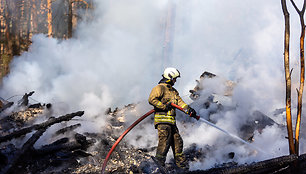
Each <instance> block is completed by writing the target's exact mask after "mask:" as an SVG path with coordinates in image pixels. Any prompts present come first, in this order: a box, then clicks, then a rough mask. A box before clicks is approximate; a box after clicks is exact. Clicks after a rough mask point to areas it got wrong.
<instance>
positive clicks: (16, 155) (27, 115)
mask: <svg viewBox="0 0 306 174" xmlns="http://www.w3.org/2000/svg"><path fill="white" fill-rule="evenodd" d="M33 93H34V91H33V92H30V93H29V94H27V93H26V94H25V95H24V96H23V98H22V99H21V100H20V101H19V102H18V104H17V105H15V106H14V107H15V108H14V109H13V111H12V112H4V111H5V110H6V109H8V108H10V107H12V106H13V105H14V103H12V102H7V104H4V105H3V107H2V108H1V109H2V113H1V114H2V115H1V117H2V119H1V120H0V123H1V124H0V125H1V127H0V135H1V136H0V144H1V148H0V158H1V159H0V161H1V164H0V171H1V173H16V172H17V171H18V172H17V173H29V172H30V173H35V172H41V171H43V170H44V168H43V166H44V167H48V164H50V162H49V161H54V160H55V159H57V160H63V159H64V158H61V156H58V154H59V153H61V154H62V155H64V154H65V155H64V156H70V155H71V154H72V153H76V152H77V151H82V150H86V149H87V148H88V147H90V146H91V145H92V144H94V143H95V141H94V140H91V139H87V138H86V137H85V136H84V135H81V134H78V133H75V136H74V138H73V139H72V138H68V137H67V138H61V139H59V140H57V141H55V142H54V143H51V144H49V145H45V146H42V147H41V148H35V147H34V144H35V143H36V142H37V140H38V139H39V138H40V137H41V136H42V135H43V134H44V133H45V132H46V130H47V129H48V128H49V127H51V126H52V125H54V124H57V123H62V122H66V121H69V120H71V119H73V118H74V117H76V116H82V115H83V114H84V111H78V112H75V113H70V114H66V115H63V116H59V117H48V118H46V119H47V120H46V121H44V122H42V123H38V124H33V122H31V120H34V119H35V118H37V117H39V116H42V115H43V111H44V110H46V109H47V110H48V109H51V107H50V106H51V105H50V104H47V105H41V104H40V103H38V104H34V105H29V100H28V97H29V96H31V95H32V94H33ZM34 109H37V110H36V111H34ZM38 110H39V111H38ZM15 111H16V112H15ZM7 114H8V115H7ZM67 130H69V129H68V128H67ZM59 131H60V132H63V130H59ZM58 133H59V132H58ZM31 134H32V135H31ZM28 135H30V138H28ZM23 141H25V143H22V142H23ZM20 143H22V144H23V145H22V146H21V147H20V148H18V147H17V146H18V144H20ZM84 154H86V153H85V152H84V153H82V155H84ZM46 156H48V157H47V158H46ZM74 156H75V157H77V156H80V154H76V155H74ZM63 161H64V160H63Z"/></svg>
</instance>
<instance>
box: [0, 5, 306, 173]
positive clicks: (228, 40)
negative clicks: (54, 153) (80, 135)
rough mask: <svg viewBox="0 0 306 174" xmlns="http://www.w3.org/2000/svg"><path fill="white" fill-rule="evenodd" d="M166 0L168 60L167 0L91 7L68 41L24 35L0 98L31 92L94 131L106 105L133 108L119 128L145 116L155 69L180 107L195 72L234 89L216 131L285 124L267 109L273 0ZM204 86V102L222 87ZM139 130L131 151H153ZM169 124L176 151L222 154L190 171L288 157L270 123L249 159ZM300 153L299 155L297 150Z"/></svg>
mask: <svg viewBox="0 0 306 174" xmlns="http://www.w3.org/2000/svg"><path fill="white" fill-rule="evenodd" d="M173 3H174V4H172V7H175V8H174V9H175V17H173V22H174V25H173V29H172V30H171V32H172V33H171V34H172V36H173V38H172V39H173V40H172V47H173V49H172V50H173V52H172V56H171V57H170V58H169V59H168V60H167V61H165V60H164V58H163V50H164V41H165V22H166V17H167V10H168V8H169V3H168V1H167V0H154V1H153V0H147V1H143V0H117V1H111V0H99V1H98V0H97V1H96V5H97V6H96V8H95V11H94V12H93V15H94V19H93V21H91V22H88V21H87V22H83V23H80V24H79V25H78V27H77V29H76V31H75V33H74V36H73V38H72V39H69V40H58V39H55V38H48V37H46V36H45V35H43V34H38V35H35V36H33V44H32V46H31V47H30V49H29V51H28V52H25V53H23V54H22V55H21V56H19V57H15V58H14V60H13V62H12V63H11V66H10V67H11V72H10V74H9V75H8V76H6V77H5V78H4V79H3V83H2V86H1V88H0V95H1V97H2V98H4V99H8V98H10V97H12V96H16V95H17V96H22V95H23V94H24V93H28V92H30V91H35V94H34V95H33V96H32V99H35V101H39V102H42V103H52V104H53V106H54V114H66V113H69V112H75V111H78V110H84V111H85V115H84V118H83V119H84V120H86V121H87V122H88V124H84V125H85V126H82V128H81V129H82V130H80V131H93V132H95V131H100V130H101V129H103V128H104V126H105V125H106V116H105V114H104V112H105V110H106V109H107V108H108V107H111V108H115V107H119V108H120V107H123V106H124V105H127V104H130V103H138V106H137V108H136V111H135V112H134V111H133V112H130V113H128V114H127V118H126V119H127V122H128V123H129V122H130V123H132V122H133V120H136V118H137V117H139V116H141V115H142V114H144V113H145V112H146V111H148V110H150V109H151V108H152V107H151V106H150V105H149V104H148V102H147V99H148V96H149V93H150V91H151V89H152V88H153V87H154V86H155V85H156V84H157V82H158V81H159V80H160V79H161V74H162V72H163V68H164V67H167V66H171V67H176V68H177V69H179V71H180V72H181V78H180V79H179V80H178V82H177V83H176V84H175V87H176V89H178V91H179V92H180V95H181V96H182V98H183V99H184V100H185V101H186V102H187V103H188V104H192V103H191V102H192V101H191V100H190V99H189V98H188V95H189V90H190V89H193V88H194V86H195V85H196V82H195V80H197V79H199V77H200V75H201V74H202V73H203V72H204V71H209V72H211V73H214V74H216V75H218V76H219V77H221V78H222V79H228V80H232V81H233V82H235V83H237V86H236V88H235V90H234V95H233V97H232V103H231V105H235V106H238V107H237V109H235V110H233V111H228V112H224V113H218V114H219V115H215V117H216V118H218V120H217V123H216V124H217V125H218V126H220V127H222V128H223V129H226V130H227V131H229V132H232V133H237V131H238V130H237V127H238V125H239V123H240V122H243V121H241V120H245V115H247V114H248V113H251V112H252V111H255V110H259V111H261V112H262V113H264V114H266V115H268V116H271V118H272V119H274V120H275V121H276V122H278V123H280V124H284V115H281V116H279V117H272V116H273V112H274V111H275V110H276V109H280V108H284V107H285V74H284V63H283V47H284V45H283V43H284V41H283V40H284V38H283V37H284V17H283V14H282V9H281V2H280V1H276V0H274V1H266V0H218V1H215V0H205V1H202V0H188V1H184V0H176V1H173ZM287 3H288V4H287V6H288V10H289V12H290V17H291V40H290V66H291V68H293V71H292V105H293V107H292V108H293V112H292V113H293V116H295V113H296V111H295V109H294V108H295V106H296V101H297V99H296V92H295V90H294V89H296V88H298V85H299V35H300V25H299V18H298V15H297V14H296V12H295V11H294V9H293V8H292V5H291V4H289V2H287ZM297 5H298V6H299V7H300V8H301V5H302V1H301V0H299V1H297ZM165 62H167V64H165ZM212 84H213V85H212ZM207 85H208V88H207V89H210V90H208V91H204V93H205V95H208V94H209V93H211V92H212V91H214V90H216V89H218V88H221V87H222V83H221V82H212V81H210V82H209V84H207ZM205 95H204V96H205ZM304 98H305V97H304ZM14 99H15V100H18V98H16V97H15V98H11V99H10V100H14ZM35 101H32V102H35ZM30 102H31V101H30ZM200 104H201V103H199V102H198V105H197V103H196V102H195V104H194V105H195V109H196V110H197V111H198V113H200V114H202V115H201V117H206V116H207V113H206V111H204V110H203V109H202V108H201V107H200ZM201 109H202V110H201ZM302 120H303V118H302ZM294 123H295V122H294ZM144 125H146V126H142V127H141V131H137V130H135V131H134V132H133V133H131V135H130V136H129V137H130V138H129V139H130V141H131V144H133V145H137V146H151V145H156V141H157V137H156V136H157V132H156V130H155V129H154V128H153V125H152V126H150V125H148V124H145V123H144ZM302 126H303V125H302ZM178 127H179V128H180V130H181V129H182V131H183V133H184V132H185V133H184V134H183V135H182V136H183V139H184V142H185V147H188V146H190V145H191V144H192V143H196V144H197V145H198V147H199V148H200V147H205V145H207V144H208V145H211V146H216V147H222V148H217V150H215V151H213V152H212V153H211V154H210V158H209V160H206V161H204V162H195V163H192V164H191V169H192V170H195V169H207V168H209V167H212V166H213V165H214V164H215V163H223V162H226V159H224V158H223V157H222V155H223V154H224V153H226V152H227V151H235V153H237V158H235V160H236V161H237V162H239V163H245V162H252V161H258V160H264V159H268V158H271V157H275V156H279V155H286V154H288V141H287V140H286V139H285V138H284V137H285V136H286V132H284V130H281V129H280V128H278V127H277V126H271V127H267V128H266V129H264V131H263V132H262V133H261V134H259V133H257V134H256V137H255V142H254V144H255V145H256V146H258V147H259V148H262V149H265V151H267V152H269V153H266V154H260V153H258V154H255V155H254V154H251V153H250V152H252V150H250V147H246V146H245V145H239V146H237V145H236V144H229V143H227V142H228V141H230V139H231V138H230V137H227V136H226V135H223V134H222V132H221V133H220V132H218V131H217V130H215V129H214V128H212V127H209V126H207V125H205V124H204V123H200V122H197V123H194V122H192V124H190V125H188V126H187V127H186V128H184V127H183V126H182V125H181V123H178ZM138 130H140V129H138ZM138 134H142V135H143V134H147V135H150V140H148V139H147V140H145V139H141V141H138V142H137V141H135V140H133V138H134V137H135V136H137V135H138ZM271 137H273V138H271ZM303 142H304V140H303V139H302V142H301V144H302V143H303ZM301 146H302V147H301V151H302V152H305V150H306V148H305V147H306V146H305V143H304V145H301ZM246 154H248V155H246ZM250 154H251V155H250Z"/></svg>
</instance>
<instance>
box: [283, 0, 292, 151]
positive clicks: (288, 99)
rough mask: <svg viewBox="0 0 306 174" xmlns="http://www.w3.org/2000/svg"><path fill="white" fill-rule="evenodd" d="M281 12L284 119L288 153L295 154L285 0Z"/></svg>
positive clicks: (288, 23) (288, 26)
mask: <svg viewBox="0 0 306 174" xmlns="http://www.w3.org/2000/svg"><path fill="white" fill-rule="evenodd" d="M281 4H282V9H283V14H284V17H285V39H284V45H285V46H284V65H285V80H286V118H287V119H286V120H287V131H288V141H289V151H290V154H295V149H294V143H293V130H292V118H291V72H290V70H289V68H290V67H289V41H290V20H289V12H288V10H287V5H286V0H281Z"/></svg>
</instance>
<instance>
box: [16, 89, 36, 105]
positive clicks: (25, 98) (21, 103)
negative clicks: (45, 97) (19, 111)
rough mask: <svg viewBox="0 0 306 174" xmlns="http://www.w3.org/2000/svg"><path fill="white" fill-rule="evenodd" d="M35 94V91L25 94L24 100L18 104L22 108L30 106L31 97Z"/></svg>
mask: <svg viewBox="0 0 306 174" xmlns="http://www.w3.org/2000/svg"><path fill="white" fill-rule="evenodd" d="M33 94H34V91H32V92H30V93H29V94H27V93H25V94H24V95H23V97H22V99H21V100H20V101H19V102H18V104H19V105H20V106H28V104H29V97H30V96H31V95H33Z"/></svg>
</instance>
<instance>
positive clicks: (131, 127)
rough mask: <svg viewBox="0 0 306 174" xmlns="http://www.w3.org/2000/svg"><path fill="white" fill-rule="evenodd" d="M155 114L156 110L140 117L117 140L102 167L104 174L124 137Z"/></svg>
mask: <svg viewBox="0 0 306 174" xmlns="http://www.w3.org/2000/svg"><path fill="white" fill-rule="evenodd" d="M153 112H155V110H154V109H152V110H151V111H149V112H147V113H146V114H144V115H143V116H142V117H140V118H139V119H138V120H136V121H135V122H134V123H133V124H132V125H131V126H130V127H129V128H128V129H127V130H126V131H124V132H123V134H121V135H120V137H119V138H118V139H117V141H116V142H115V144H114V145H113V147H112V148H111V150H110V151H109V152H108V154H107V156H106V158H105V160H104V163H103V166H102V174H104V170H105V168H106V164H107V161H108V159H109V157H110V156H111V154H112V153H113V151H114V150H115V148H116V146H117V145H118V144H119V143H120V141H121V140H122V139H123V138H124V136H125V135H126V134H127V133H128V132H129V131H130V130H131V129H133V128H134V127H135V126H136V125H137V124H138V123H139V122H141V121H142V120H143V119H145V118H146V117H148V116H149V115H151V114H152V113H153Z"/></svg>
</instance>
